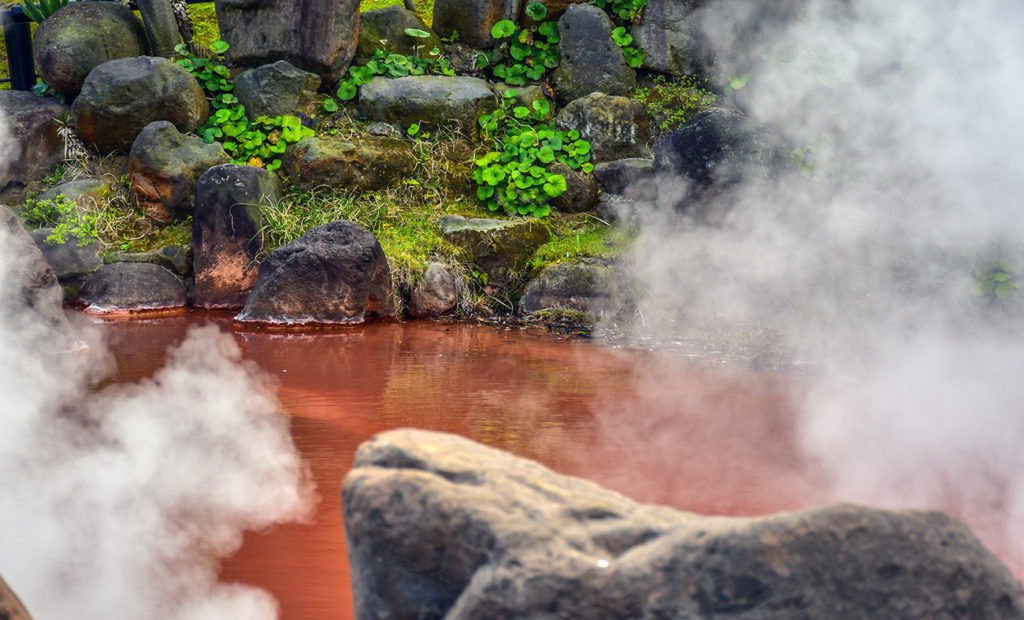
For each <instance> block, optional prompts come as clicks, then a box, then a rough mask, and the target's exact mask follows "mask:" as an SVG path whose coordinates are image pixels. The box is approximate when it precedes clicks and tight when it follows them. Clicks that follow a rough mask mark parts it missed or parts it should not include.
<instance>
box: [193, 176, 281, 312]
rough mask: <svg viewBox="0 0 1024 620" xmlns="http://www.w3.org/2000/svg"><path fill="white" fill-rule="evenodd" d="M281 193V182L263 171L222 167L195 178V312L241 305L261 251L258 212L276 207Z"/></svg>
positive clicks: (252, 278)
mask: <svg viewBox="0 0 1024 620" xmlns="http://www.w3.org/2000/svg"><path fill="white" fill-rule="evenodd" d="M283 193H284V187H283V186H282V185H281V181H280V179H278V178H277V175H275V174H274V173H273V172H270V171H269V170H266V169H265V168H255V167H253V166H239V165H237V164H222V165H220V166H214V167H213V168H210V169H209V170H207V171H206V172H205V173H203V176H201V177H199V182H198V183H197V185H196V204H195V211H194V212H193V215H192V252H193V255H194V258H193V263H194V271H195V277H196V286H195V294H194V299H193V303H194V304H195V305H196V306H199V307H202V308H239V307H241V306H242V304H244V303H245V298H246V296H247V295H248V294H249V290H250V289H251V288H252V287H253V285H255V284H256V277H257V274H258V272H259V268H258V266H257V265H256V257H257V256H258V255H259V254H260V253H261V252H262V251H263V233H262V221H263V220H262V217H261V216H260V207H261V206H269V205H273V204H275V203H276V202H277V201H278V200H279V199H280V198H281V195H282V194H283Z"/></svg>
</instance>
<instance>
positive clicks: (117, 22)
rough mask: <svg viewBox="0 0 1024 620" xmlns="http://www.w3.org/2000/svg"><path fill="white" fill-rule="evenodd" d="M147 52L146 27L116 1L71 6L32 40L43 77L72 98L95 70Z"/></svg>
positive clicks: (43, 24) (53, 86)
mask: <svg viewBox="0 0 1024 620" xmlns="http://www.w3.org/2000/svg"><path fill="white" fill-rule="evenodd" d="M149 49H150V48H149V39H148V38H147V37H146V30H145V29H144V28H143V26H142V22H141V21H139V18H137V17H135V15H133V14H132V12H131V11H130V10H129V9H128V8H127V7H124V6H121V5H120V4H118V3H116V2H74V3H71V4H69V5H68V6H66V7H64V8H62V9H60V10H59V11H57V12H56V13H54V14H53V15H51V16H50V17H48V18H46V19H45V20H43V23H42V24H40V25H39V28H38V29H36V32H35V35H34V36H33V37H32V55H33V56H34V57H35V63H36V71H37V72H38V73H39V77H40V78H41V79H42V80H43V81H44V82H46V83H47V84H48V85H49V86H50V87H52V88H53V89H54V90H56V91H57V92H59V93H62V94H64V95H67V96H68V97H74V96H76V95H77V94H78V93H79V91H81V90H82V84H83V83H84V82H85V78H86V76H87V75H89V72H90V71H92V70H93V69H95V68H96V67H98V66H100V65H102V64H103V63H105V62H107V61H110V60H114V59H117V58H133V57H135V56H143V55H146V54H148V53H149Z"/></svg>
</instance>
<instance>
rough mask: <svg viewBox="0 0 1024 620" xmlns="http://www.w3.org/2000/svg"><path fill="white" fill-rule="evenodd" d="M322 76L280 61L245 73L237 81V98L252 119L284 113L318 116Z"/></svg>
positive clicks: (285, 61) (235, 90)
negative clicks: (318, 90)
mask: <svg viewBox="0 0 1024 620" xmlns="http://www.w3.org/2000/svg"><path fill="white" fill-rule="evenodd" d="M318 88H320V76H319V75H317V74H315V73H309V72H308V71H303V70H302V69H299V68H297V67H296V66H295V65H293V64H292V63H290V62H288V61H287V60H279V61H277V62H275V63H273V64H270V65H263V66H261V67H256V68H255V69H249V70H248V71H245V72H244V73H242V74H241V75H239V76H238V77H237V78H235V89H234V91H233V92H234V93H235V96H236V97H238V102H239V103H240V104H242V105H244V106H245V113H246V115H248V117H249V118H257V117H259V116H269V117H271V118H273V117H275V116H282V115H284V114H295V113H296V112H303V113H305V114H315V113H316V111H317V99H316V91H317V89H318Z"/></svg>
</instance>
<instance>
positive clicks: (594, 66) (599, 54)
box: [552, 4, 636, 105]
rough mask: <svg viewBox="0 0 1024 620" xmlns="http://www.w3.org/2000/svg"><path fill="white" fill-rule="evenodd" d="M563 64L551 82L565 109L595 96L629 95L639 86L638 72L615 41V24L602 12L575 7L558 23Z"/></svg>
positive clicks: (594, 8) (591, 7)
mask: <svg viewBox="0 0 1024 620" xmlns="http://www.w3.org/2000/svg"><path fill="white" fill-rule="evenodd" d="M558 36H559V37H560V38H561V41H560V42H559V47H560V49H561V52H562V61H561V63H560V64H559V65H558V67H556V68H555V71H554V73H553V74H552V80H553V82H554V85H555V91H556V92H557V93H558V102H559V103H560V104H562V105H565V104H567V103H569V102H570V101H572V100H574V99H579V98H580V97H585V96H586V95H589V94H590V93H593V92H602V93H606V94H609V95H622V96H626V95H629V94H630V93H631V92H632V91H633V88H634V87H635V86H636V71H634V70H633V69H632V67H630V66H629V65H628V64H627V63H626V58H625V57H624V56H623V55H622V49H621V48H620V47H619V46H618V45H616V44H615V42H614V41H612V22H611V20H610V19H608V14H607V13H605V12H604V11H603V10H602V9H599V8H597V7H596V6H593V5H590V4H573V5H571V6H569V7H568V8H567V9H566V11H565V14H564V15H562V17H561V18H560V19H559V20H558Z"/></svg>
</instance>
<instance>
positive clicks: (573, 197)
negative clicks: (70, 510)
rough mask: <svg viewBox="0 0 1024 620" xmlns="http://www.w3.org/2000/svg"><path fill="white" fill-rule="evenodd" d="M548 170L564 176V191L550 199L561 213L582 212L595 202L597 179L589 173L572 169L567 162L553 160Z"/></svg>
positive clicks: (591, 206)
mask: <svg viewBox="0 0 1024 620" xmlns="http://www.w3.org/2000/svg"><path fill="white" fill-rule="evenodd" d="M548 172H552V173H554V174H560V175H562V176H563V177H564V178H565V186H566V189H565V192H564V193H562V194H561V195H560V196H558V197H557V198H553V199H552V200H551V206H552V207H554V208H556V209H558V210H559V211H562V212H563V213H582V212H583V211H587V210H589V209H591V208H593V206H594V205H596V204H597V181H595V180H594V177H593V176H592V175H589V174H584V173H582V172H580V171H579V170H573V169H572V168H571V167H569V165H568V164H563V163H562V162H555V163H553V164H551V165H550V166H548Z"/></svg>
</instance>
